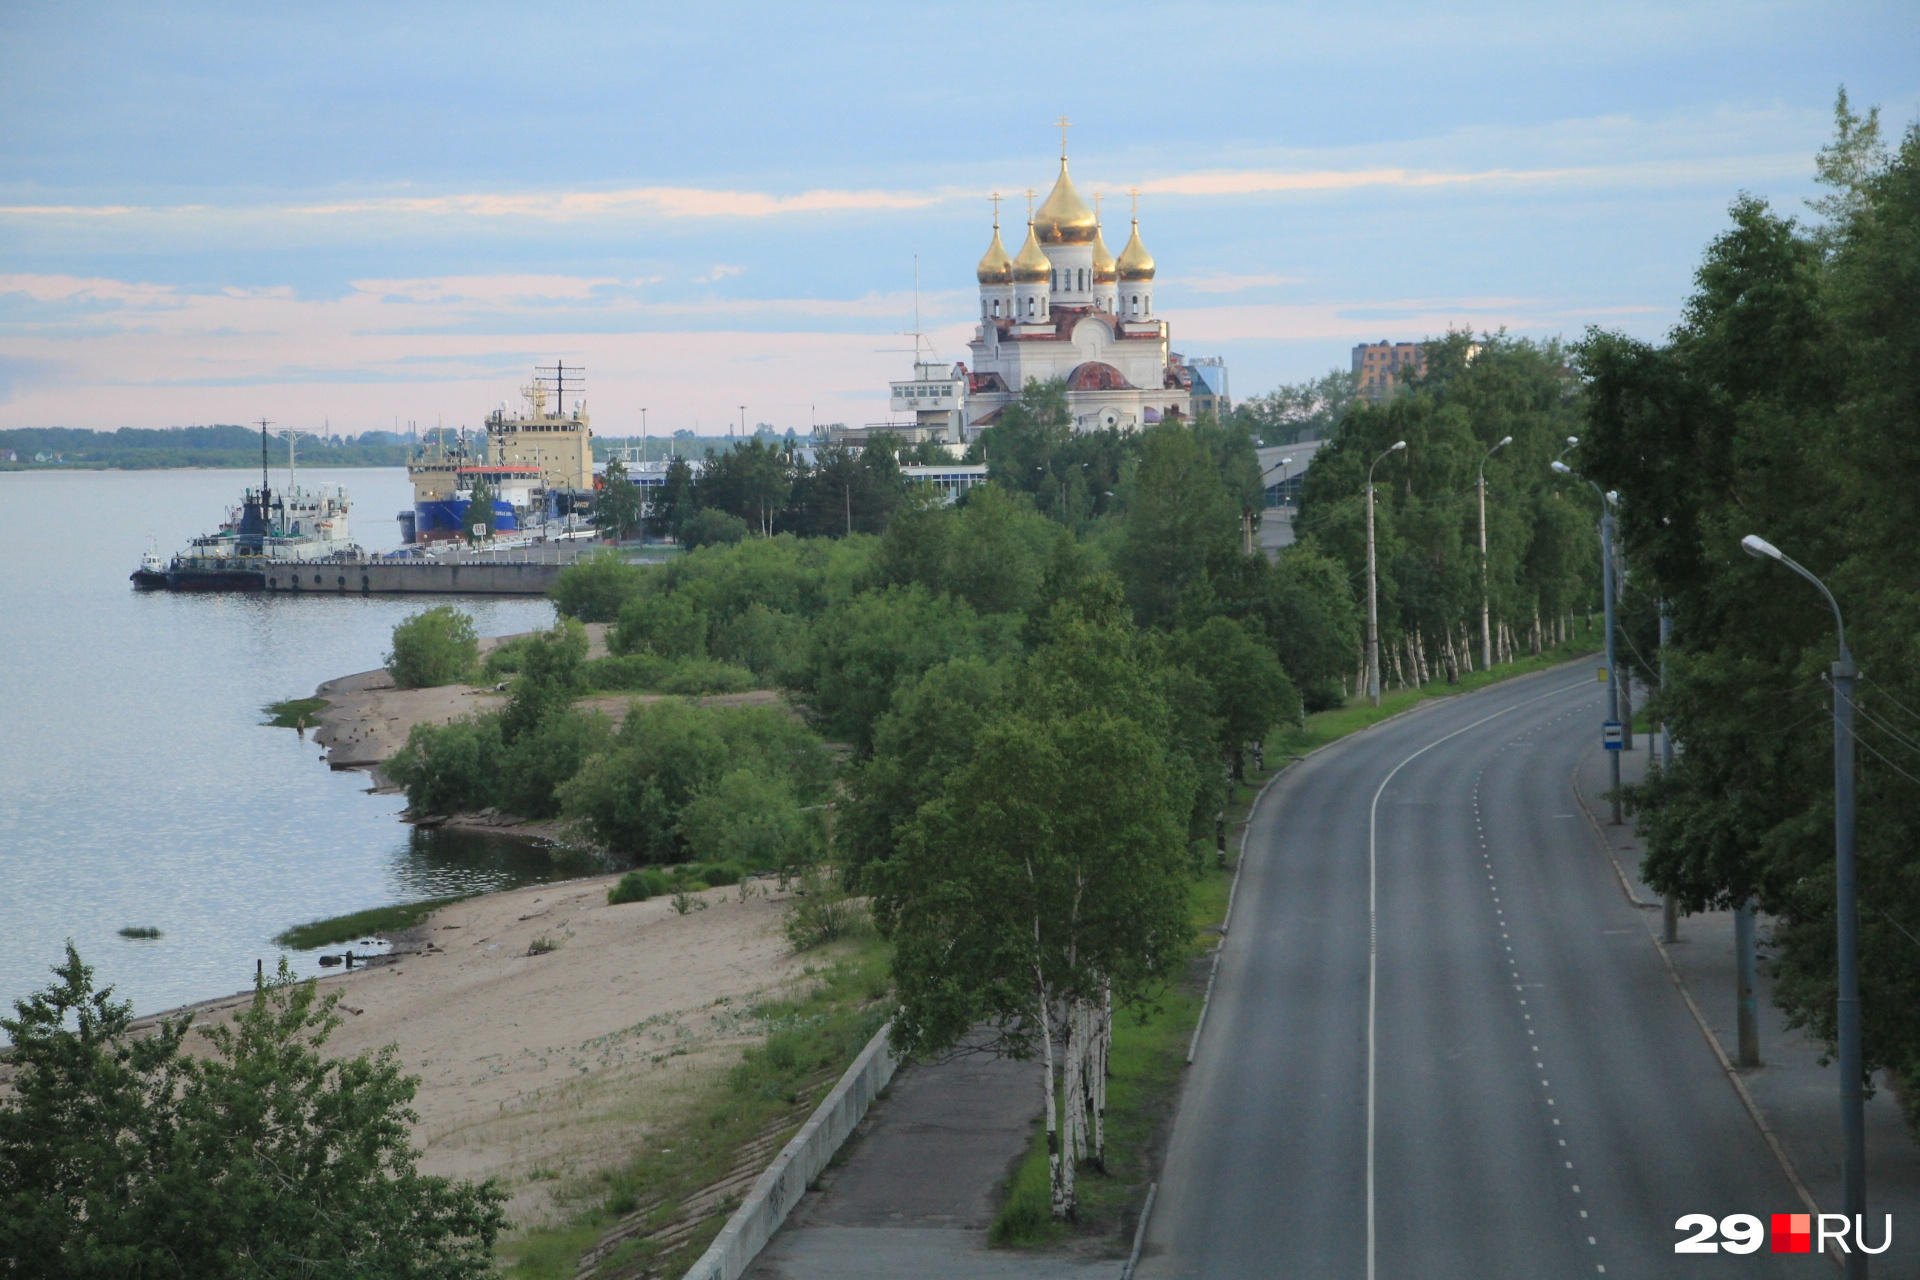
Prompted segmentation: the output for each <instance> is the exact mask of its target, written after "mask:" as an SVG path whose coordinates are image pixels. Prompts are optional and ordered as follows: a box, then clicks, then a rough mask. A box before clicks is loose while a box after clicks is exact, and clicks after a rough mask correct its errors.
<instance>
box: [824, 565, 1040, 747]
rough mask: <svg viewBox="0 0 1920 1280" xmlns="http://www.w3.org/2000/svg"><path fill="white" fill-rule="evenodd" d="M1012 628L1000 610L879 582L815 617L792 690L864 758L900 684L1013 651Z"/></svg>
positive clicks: (837, 737) (919, 588)
mask: <svg viewBox="0 0 1920 1280" xmlns="http://www.w3.org/2000/svg"><path fill="white" fill-rule="evenodd" d="M1016 631H1017V622H1015V621H1013V620H1011V619H1007V618H1006V617H1004V615H1003V616H1001V617H988V618H982V617H981V616H980V615H979V614H978V613H976V612H975V611H974V610H973V608H972V606H970V605H968V604H967V603H966V602H965V601H963V600H955V599H953V598H952V597H951V596H934V595H932V594H930V593H929V592H928V591H927V589H926V588H925V587H923V586H921V585H919V584H918V583H914V584H912V585H910V586H906V587H885V588H882V589H880V590H877V591H870V592H867V593H865V594H863V595H858V596H854V597H853V598H852V599H850V600H848V601H847V602H846V603H845V604H843V605H839V606H837V607H835V608H833V609H831V610H829V611H828V612H827V613H825V614H823V615H822V616H821V618H820V619H819V621H817V622H816V623H815V624H814V626H813V633H812V635H811V637H810V641H811V643H810V644H809V646H808V651H807V653H806V655H805V658H804V659H803V661H802V662H801V664H800V665H799V667H798V669H797V670H796V671H795V672H794V674H793V676H792V680H793V685H792V687H793V688H795V689H796V690H798V691H799V692H800V694H801V695H802V696H803V697H804V698H805V700H806V702H807V707H808V711H809V714H810V715H811V716H812V717H813V719H814V721H815V723H816V724H817V725H818V726H819V727H820V729H821V730H822V731H823V732H825V733H827V734H829V735H830V736H832V737H833V738H834V739H835V740H837V741H844V742H850V743H852V744H854V746H855V748H856V749H857V750H858V751H859V752H860V754H862V755H865V754H867V753H868V752H869V751H870V750H871V749H872V746H873V725H874V722H875V721H877V720H878V719H879V718H880V716H881V715H883V714H884V713H885V712H886V709H887V704H888V702H889V701H890V700H891V699H892V697H893V691H894V689H895V687H896V686H897V685H898V684H899V683H900V682H901V681H903V680H908V679H912V678H913V677H915V676H917V675H919V674H920V673H921V672H922V671H925V670H926V669H927V668H928V667H931V666H933V665H934V664H935V663H937V662H944V661H946V660H947V659H949V658H956V657H971V656H982V657H989V658H991V657H995V656H998V655H1000V654H1005V653H1010V652H1013V651H1014V650H1016V649H1017V641H1016V638H1015V636H1016Z"/></svg>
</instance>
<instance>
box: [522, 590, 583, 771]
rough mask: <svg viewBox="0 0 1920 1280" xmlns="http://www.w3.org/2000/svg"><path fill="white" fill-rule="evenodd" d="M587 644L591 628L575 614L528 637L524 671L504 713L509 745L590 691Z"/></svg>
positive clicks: (523, 655) (523, 656)
mask: <svg viewBox="0 0 1920 1280" xmlns="http://www.w3.org/2000/svg"><path fill="white" fill-rule="evenodd" d="M587 647H588V646H587V629H586V627H585V626H583V625H582V624H581V623H580V622H578V621H576V620H575V619H573V618H561V619H560V621H559V622H558V623H556V624H555V625H554V627H553V628H552V630H549V631H543V632H541V633H539V634H538V635H535V636H531V637H529V638H528V640H527V641H526V642H525V644H524V646H523V647H522V648H521V649H520V652H519V659H520V661H519V666H520V674H519V675H518V676H516V677H514V680H513V684H512V686H511V688H510V690H509V694H508V697H507V705H506V706H505V707H504V708H503V709H502V710H501V713H500V736H501V738H502V740H504V741H505V742H506V743H507V744H508V745H509V746H511V745H512V744H514V743H516V742H518V741H519V740H520V739H521V738H523V737H525V736H526V735H528V734H530V733H532V732H533V731H534V730H535V729H537V728H539V727H540V724H541V722H542V721H544V720H546V719H547V718H548V717H550V716H552V715H554V714H555V713H557V712H560V711H563V710H565V709H566V708H567V707H569V706H571V705H572V703H573V700H574V699H575V698H577V697H579V696H580V695H581V694H582V693H584V692H586V681H585V679H584V678H583V677H582V675H581V672H580V668H581V665H582V664H583V663H584V662H585V661H586V658H587Z"/></svg>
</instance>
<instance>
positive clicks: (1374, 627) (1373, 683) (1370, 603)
mask: <svg viewBox="0 0 1920 1280" xmlns="http://www.w3.org/2000/svg"><path fill="white" fill-rule="evenodd" d="M1406 447H1407V442H1406V441H1405V440H1396V441H1395V442H1394V443H1393V445H1392V447H1391V448H1389V449H1388V450H1387V452H1386V453H1383V454H1381V455H1380V457H1378V458H1375V459H1374V460H1373V462H1372V464H1371V465H1369V466H1368V467H1367V698H1368V700H1369V701H1371V702H1372V703H1373V705H1374V706H1376V707H1377V706H1379V705H1380V590H1379V583H1378V580H1377V579H1376V577H1375V574H1374V561H1373V468H1374V467H1377V466H1379V465H1380V463H1381V461H1382V460H1384V459H1385V458H1386V456H1387V454H1388V453H1398V452H1399V451H1400V450H1402V449H1404V448H1406Z"/></svg>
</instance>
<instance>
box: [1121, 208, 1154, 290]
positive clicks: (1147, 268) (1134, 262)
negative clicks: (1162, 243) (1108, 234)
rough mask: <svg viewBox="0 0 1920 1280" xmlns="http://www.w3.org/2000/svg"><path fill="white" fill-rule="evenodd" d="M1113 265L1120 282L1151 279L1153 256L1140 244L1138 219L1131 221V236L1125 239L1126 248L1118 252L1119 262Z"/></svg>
mask: <svg viewBox="0 0 1920 1280" xmlns="http://www.w3.org/2000/svg"><path fill="white" fill-rule="evenodd" d="M1115 265H1116V266H1117V267H1118V268H1119V271H1120V278H1121V279H1122V280H1151V279H1153V255H1152V254H1150V253H1148V252H1147V246H1145V245H1143V244H1141V243H1140V219H1138V218H1135V219H1134V220H1133V234H1132V235H1131V236H1129V237H1128V238H1127V247H1126V248H1124V249H1122V250H1121V251H1120V261H1119V262H1118V263H1116V264H1115Z"/></svg>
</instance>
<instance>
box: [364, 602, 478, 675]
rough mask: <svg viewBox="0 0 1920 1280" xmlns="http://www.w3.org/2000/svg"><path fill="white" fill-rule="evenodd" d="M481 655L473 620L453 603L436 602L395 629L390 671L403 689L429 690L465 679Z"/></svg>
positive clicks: (388, 667) (388, 658)
mask: <svg viewBox="0 0 1920 1280" xmlns="http://www.w3.org/2000/svg"><path fill="white" fill-rule="evenodd" d="M479 656H480V641H479V639H478V638H477V637H476V636H475V635H474V634H473V619H472V618H470V617H468V616H467V615H466V614H464V613H462V612H460V611H459V610H458V609H456V608H454V607H453V606H452V605H447V604H442V605H435V606H434V607H433V608H431V609H426V610H423V611H422V612H420V613H416V614H414V615H413V616H412V617H410V618H408V619H407V620H406V621H404V622H402V623H400V625H398V626H396V627H395V628H394V629H393V652H392V653H389V654H388V655H387V670H388V671H391V672H392V673H393V682H394V683H395V684H397V685H399V686H400V687H401V688H402V689H426V688H431V687H433V686H435V685H443V684H457V683H459V682H460V681H462V680H465V679H466V678H467V677H468V676H469V675H471V674H472V672H473V668H474V664H475V662H476V661H478V659H479Z"/></svg>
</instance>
